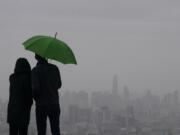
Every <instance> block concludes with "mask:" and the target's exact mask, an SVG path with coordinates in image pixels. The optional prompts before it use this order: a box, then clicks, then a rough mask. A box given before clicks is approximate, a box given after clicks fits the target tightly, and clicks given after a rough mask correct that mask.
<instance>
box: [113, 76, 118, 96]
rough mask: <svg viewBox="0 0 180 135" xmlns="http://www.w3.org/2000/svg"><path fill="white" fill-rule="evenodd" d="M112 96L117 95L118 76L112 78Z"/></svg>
mask: <svg viewBox="0 0 180 135" xmlns="http://www.w3.org/2000/svg"><path fill="white" fill-rule="evenodd" d="M112 94H118V76H117V75H114V77H113V86H112Z"/></svg>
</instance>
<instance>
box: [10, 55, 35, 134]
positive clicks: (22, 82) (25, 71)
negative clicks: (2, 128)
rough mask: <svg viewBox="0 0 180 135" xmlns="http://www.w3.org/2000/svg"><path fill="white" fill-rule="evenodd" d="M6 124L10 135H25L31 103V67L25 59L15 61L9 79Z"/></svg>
mask: <svg viewBox="0 0 180 135" xmlns="http://www.w3.org/2000/svg"><path fill="white" fill-rule="evenodd" d="M9 81H10V87H9V102H8V114H7V122H8V124H9V134H10V135H27V132H28V125H29V121H30V111H31V106H32V103H33V100H32V89H31V67H30V64H29V62H28V61H27V60H26V59H25V58H19V59H18V60H17V61H16V64H15V69H14V73H12V74H11V75H10V77H9Z"/></svg>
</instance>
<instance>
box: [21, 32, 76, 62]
mask: <svg viewBox="0 0 180 135" xmlns="http://www.w3.org/2000/svg"><path fill="white" fill-rule="evenodd" d="M56 35H57V33H56ZM56 35H55V37H50V36H33V37H31V38H30V39H28V40H26V41H25V42H24V43H23V45H24V47H25V49H26V50H29V51H32V52H34V53H36V54H38V55H40V56H42V57H44V58H47V59H53V60H56V61H59V62H61V63H63V64H77V62H76V58H75V56H74V54H73V52H72V50H71V48H70V47H68V45H67V44H66V43H64V42H63V41H61V40H58V39H56Z"/></svg>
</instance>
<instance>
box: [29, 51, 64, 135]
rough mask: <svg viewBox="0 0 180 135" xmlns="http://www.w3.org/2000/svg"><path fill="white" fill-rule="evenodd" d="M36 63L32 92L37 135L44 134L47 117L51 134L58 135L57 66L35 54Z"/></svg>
mask: <svg viewBox="0 0 180 135" xmlns="http://www.w3.org/2000/svg"><path fill="white" fill-rule="evenodd" d="M35 58H36V60H37V61H38V62H37V65H36V66H35V67H34V68H33V70H32V74H31V75H32V93H33V98H34V99H35V101H36V123H37V130H38V135H45V134H46V121H47V117H48V118H49V120H50V126H51V132H52V135H60V127H59V117H60V105H59V94H58V89H59V88H61V77H60V72H59V69H58V68H57V66H55V65H53V64H50V63H48V61H47V60H46V59H45V58H42V57H41V56H39V55H37V54H36V55H35Z"/></svg>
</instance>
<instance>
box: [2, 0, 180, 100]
mask: <svg viewBox="0 0 180 135" xmlns="http://www.w3.org/2000/svg"><path fill="white" fill-rule="evenodd" d="M179 6H180V1H179V0H29V1H28V0H13V1H12V0H1V1H0V17H1V18H0V19H1V20H0V37H1V40H0V62H1V66H0V97H2V98H4V99H5V98H7V97H8V88H9V81H8V78H9V75H10V74H11V73H12V72H13V70H14V64H15V61H16V59H17V58H18V57H26V58H28V60H29V61H30V63H31V65H32V67H33V66H34V65H35V61H34V55H33V53H31V52H28V51H25V50H24V48H23V46H22V45H21V43H22V42H23V41H25V40H26V39H28V38H29V37H31V36H34V35H49V36H54V34H55V32H58V36H57V37H58V38H59V39H61V40H63V41H65V42H66V43H68V44H69V46H70V47H71V48H72V50H73V51H74V53H75V56H76V58H77V62H78V65H77V66H75V65H62V64H59V63H56V62H53V63H55V64H57V65H58V67H59V69H60V71H61V75H62V81H63V88H62V90H66V89H70V90H89V91H93V90H111V87H112V78H113V75H114V74H117V75H118V79H119V87H120V90H121V91H122V87H123V85H127V86H128V87H129V88H130V90H132V91H146V90H147V89H151V90H153V91H157V92H160V91H162V92H163V91H170V90H171V91H173V90H180V44H179V43H180V37H179V36H180V25H179V24H180V8H179Z"/></svg>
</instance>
